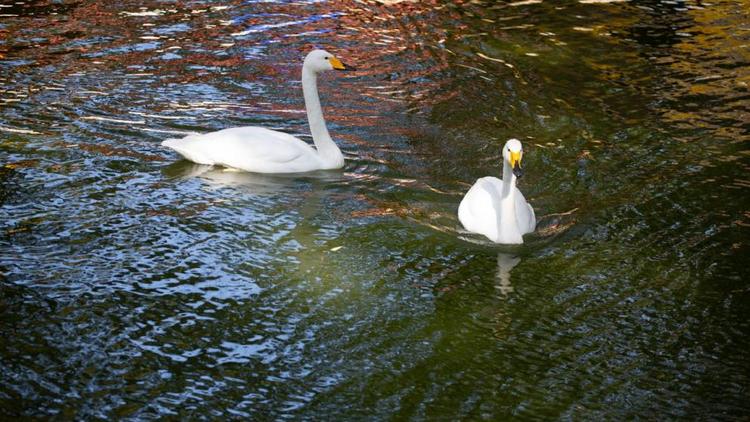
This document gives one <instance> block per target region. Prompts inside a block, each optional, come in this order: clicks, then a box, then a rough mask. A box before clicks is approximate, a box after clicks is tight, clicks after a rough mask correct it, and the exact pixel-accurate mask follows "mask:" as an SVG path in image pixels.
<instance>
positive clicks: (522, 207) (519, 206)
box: [514, 188, 536, 234]
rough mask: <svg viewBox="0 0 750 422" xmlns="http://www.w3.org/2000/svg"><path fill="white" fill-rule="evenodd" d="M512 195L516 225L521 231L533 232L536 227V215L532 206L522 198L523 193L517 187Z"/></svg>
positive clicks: (524, 232) (523, 232)
mask: <svg viewBox="0 0 750 422" xmlns="http://www.w3.org/2000/svg"><path fill="white" fill-rule="evenodd" d="M514 197H515V204H514V205H515V211H516V220H517V221H518V226H519V228H520V229H521V233H522V234H526V233H531V232H533V231H534V229H536V215H535V214H534V208H532V207H531V205H530V204H529V203H528V202H526V198H524V196H523V194H522V193H521V191H520V190H518V188H516V193H515V195H514Z"/></svg>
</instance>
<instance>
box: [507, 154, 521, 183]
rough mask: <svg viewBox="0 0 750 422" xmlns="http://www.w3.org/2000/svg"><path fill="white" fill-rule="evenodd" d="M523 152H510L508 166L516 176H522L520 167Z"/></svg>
mask: <svg viewBox="0 0 750 422" xmlns="http://www.w3.org/2000/svg"><path fill="white" fill-rule="evenodd" d="M522 155H523V153H522V152H521V151H515V152H514V151H511V152H510V166H511V168H513V174H515V175H516V177H521V176H523V169H521V156H522Z"/></svg>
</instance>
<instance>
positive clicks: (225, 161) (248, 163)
mask: <svg viewBox="0 0 750 422" xmlns="http://www.w3.org/2000/svg"><path fill="white" fill-rule="evenodd" d="M333 69H335V70H351V69H353V68H351V67H347V66H346V65H344V64H343V63H341V61H340V60H339V59H337V58H336V57H334V56H333V55H332V54H330V53H328V52H326V51H324V50H313V51H311V52H310V53H309V54H308V55H307V57H306V58H305V62H304V64H303V66H302V91H303V94H304V97H305V108H306V110H307V118H308V121H309V123H310V132H311V133H312V136H313V142H314V143H315V148H313V147H312V146H310V145H309V144H308V143H306V142H305V141H303V140H301V139H299V138H296V137H294V136H292V135H289V134H287V133H284V132H279V131H275V130H271V129H266V128H262V127H257V126H247V127H236V128H230V129H223V130H219V131H216V132H211V133H206V134H202V135H189V136H186V137H184V138H181V139H167V140H165V141H164V142H162V145H163V146H166V147H168V148H171V149H173V150H175V151H177V152H178V153H179V154H180V155H182V156H183V157H185V158H186V159H188V160H190V161H192V162H195V163H198V164H207V165H220V166H224V167H231V168H235V169H239V170H244V171H249V172H255V173H300V172H308V171H313V170H327V169H336V168H341V167H343V166H344V155H343V154H342V153H341V150H339V148H338V146H337V145H336V143H335V142H334V141H333V140H332V139H331V136H330V135H329V134H328V129H327V128H326V124H325V120H324V119H323V111H322V108H321V106H320V99H319V98H318V89H317V74H318V73H319V72H323V71H327V70H333Z"/></svg>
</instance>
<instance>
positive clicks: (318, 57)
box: [303, 50, 356, 73]
mask: <svg viewBox="0 0 750 422" xmlns="http://www.w3.org/2000/svg"><path fill="white" fill-rule="evenodd" d="M303 67H305V68H308V69H310V70H312V71H313V72H315V73H318V72H324V71H326V70H356V69H355V68H354V67H352V66H347V65H345V64H344V63H342V62H341V60H339V59H337V58H336V56H334V55H333V54H331V53H329V52H327V51H325V50H313V51H311V52H309V53H308V54H307V57H305V64H304V65H303Z"/></svg>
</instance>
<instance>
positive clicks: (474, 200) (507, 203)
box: [458, 139, 536, 244]
mask: <svg viewBox="0 0 750 422" xmlns="http://www.w3.org/2000/svg"><path fill="white" fill-rule="evenodd" d="M522 156H523V149H522V147H521V142H520V141H519V140H518V139H510V140H508V142H506V143H505V146H504V147H503V180H500V179H498V178H497V177H491V176H488V177H482V178H481V179H479V180H477V181H476V183H474V186H472V187H471V189H469V191H468V192H467V193H466V196H464V198H463V199H462V200H461V204H460V205H459V206H458V219H459V220H460V221H461V224H463V226H464V227H465V228H466V230H468V231H470V232H474V233H479V234H483V235H485V236H487V237H488V238H489V239H490V240H492V241H493V242H495V243H510V244H519V243H523V237H522V236H523V235H524V234H526V233H531V232H533V231H534V229H535V228H536V216H535V215H534V209H533V208H531V205H529V203H528V202H526V198H524V197H523V194H522V193H521V191H520V190H518V188H516V178H517V177H521V176H522V175H523V171H522V170H521V158H522Z"/></svg>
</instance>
